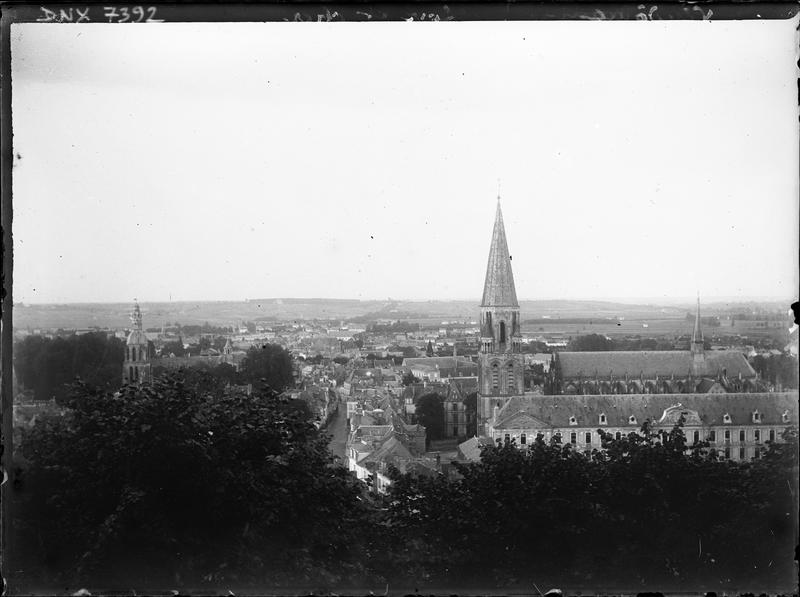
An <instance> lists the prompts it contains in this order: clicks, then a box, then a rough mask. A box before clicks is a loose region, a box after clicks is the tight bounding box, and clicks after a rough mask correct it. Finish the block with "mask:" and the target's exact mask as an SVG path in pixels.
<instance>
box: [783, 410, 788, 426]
mask: <svg viewBox="0 0 800 597" xmlns="http://www.w3.org/2000/svg"><path fill="white" fill-rule="evenodd" d="M781 422H782V423H788V422H789V411H788V410H785V411H783V413H782V414H781Z"/></svg>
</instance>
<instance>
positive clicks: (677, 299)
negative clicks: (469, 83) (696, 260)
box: [12, 295, 798, 307]
mask: <svg viewBox="0 0 800 597" xmlns="http://www.w3.org/2000/svg"><path fill="white" fill-rule="evenodd" d="M278 300H281V301H283V300H290V301H304V300H307V301H331V302H340V301H348V302H359V303H391V302H397V303H466V302H474V303H475V305H478V306H479V305H480V298H479V297H476V298H474V299H473V298H442V299H435V298H392V297H385V298H342V297H324V296H272V297H258V298H225V299H166V300H142V299H130V300H128V301H124V300H108V301H80V300H69V301H41V302H40V301H13V303H12V307H20V306H53V305H57V306H60V305H133V304H134V303H139V304H148V303H149V304H172V303H174V304H182V303H256V302H258V301H278ZM696 300H697V297H696V296H689V295H687V296H685V297H684V296H674V297H671V296H666V297H652V296H649V297H582V298H564V297H544V298H520V299H518V302H519V303H536V302H552V301H562V302H577V303H592V302H603V303H621V304H648V305H659V304H660V303H662V302H663V303H665V304H676V303H683V302H687V303H692V304H694V303H695V301H696ZM797 300H798V299H797V298H792V299H787V298H785V297H775V296H763V295H762V296H743V297H731V296H728V295H721V296H708V295H707V296H706V297H705V298H701V301H700V304H701V305H703V304H712V303H720V302H724V303H750V302H783V301H788V302H789V303H790V304H791V303H793V302H795V301H797Z"/></svg>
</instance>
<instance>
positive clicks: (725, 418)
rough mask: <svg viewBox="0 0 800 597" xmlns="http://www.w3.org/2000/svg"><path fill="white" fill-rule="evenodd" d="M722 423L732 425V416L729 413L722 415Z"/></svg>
mask: <svg viewBox="0 0 800 597" xmlns="http://www.w3.org/2000/svg"><path fill="white" fill-rule="evenodd" d="M722 422H723V423H730V422H731V416H730V415H729V414H728V413H725V414H724V415H722Z"/></svg>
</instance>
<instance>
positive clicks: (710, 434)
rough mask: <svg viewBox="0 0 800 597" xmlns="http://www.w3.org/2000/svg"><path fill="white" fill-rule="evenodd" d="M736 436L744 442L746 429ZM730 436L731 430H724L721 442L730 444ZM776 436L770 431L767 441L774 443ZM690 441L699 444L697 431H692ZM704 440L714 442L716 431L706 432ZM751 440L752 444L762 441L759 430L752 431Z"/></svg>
mask: <svg viewBox="0 0 800 597" xmlns="http://www.w3.org/2000/svg"><path fill="white" fill-rule="evenodd" d="M737 435H738V438H739V441H740V442H746V441H747V439H748V438H747V436H748V433H747V430H746V429H739V433H738V434H737ZM732 436H733V433H732V432H731V430H730V429H726V430H725V431H724V432H723V434H722V437H723V441H724V442H725V443H726V444H727V443H730V442H731V438H732ZM776 436H777V434H776V432H775V430H774V429H770V430H769V432H768V435H767V437H768V441H771V442H774V441H775V439H776ZM692 439H693V440H694V441H695V442H699V441H700V432H699V431H694V432H693V433H692ZM706 439H707V440H708V441H709V442H716V441H717V432H716V430H714V429H712V430H711V431H709V432H708V437H707V438H706ZM752 440H753V441H754V442H760V441H762V433H761V429H753V435H752Z"/></svg>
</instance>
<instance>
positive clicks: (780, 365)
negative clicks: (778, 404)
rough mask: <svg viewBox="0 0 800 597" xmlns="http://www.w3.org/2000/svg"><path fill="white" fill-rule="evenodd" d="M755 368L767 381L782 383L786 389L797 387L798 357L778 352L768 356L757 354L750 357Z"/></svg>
mask: <svg viewBox="0 0 800 597" xmlns="http://www.w3.org/2000/svg"><path fill="white" fill-rule="evenodd" d="M750 364H751V365H752V366H753V369H755V370H756V372H758V374H759V375H760V376H761V379H763V380H764V381H766V382H769V383H771V384H780V385H781V386H782V387H783V388H785V389H789V388H791V389H795V390H796V389H797V385H798V369H797V358H796V357H792V356H790V355H787V354H776V355H771V356H768V357H764V356H762V355H760V354H759V355H756V356H754V357H753V358H752V359H750Z"/></svg>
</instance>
